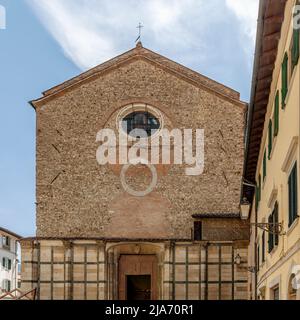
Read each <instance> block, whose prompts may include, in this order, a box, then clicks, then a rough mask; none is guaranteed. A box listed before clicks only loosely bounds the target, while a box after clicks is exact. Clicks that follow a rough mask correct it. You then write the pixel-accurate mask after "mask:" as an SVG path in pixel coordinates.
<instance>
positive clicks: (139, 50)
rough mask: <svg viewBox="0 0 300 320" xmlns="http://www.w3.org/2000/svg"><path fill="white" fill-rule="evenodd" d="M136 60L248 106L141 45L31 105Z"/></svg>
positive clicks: (225, 87) (54, 88)
mask: <svg viewBox="0 0 300 320" xmlns="http://www.w3.org/2000/svg"><path fill="white" fill-rule="evenodd" d="M147 53H148V56H147ZM149 55H152V57H151V56H150V57H149ZM136 58H144V59H145V60H147V61H149V62H151V63H153V64H155V65H158V66H159V67H161V68H163V69H166V70H167V71H169V72H172V73H174V74H175V75H177V76H180V77H181V78H185V80H189V81H190V82H193V83H194V84H197V85H198V86H201V87H203V89H206V90H209V91H211V92H214V93H217V94H219V95H220V96H221V97H223V98H226V99H229V100H230V101H232V102H234V103H235V104H241V105H246V103H245V102H243V101H241V100H240V93H239V92H238V91H236V90H234V89H232V88H230V87H228V86H226V85H223V84H221V83H219V82H217V81H215V80H213V79H210V78H208V77H206V76H204V75H202V74H200V73H199V72H197V71H194V70H192V69H190V68H188V67H185V66H183V65H181V64H179V63H177V62H175V61H173V60H170V59H168V58H166V57H164V56H162V55H160V54H158V53H156V52H154V51H151V50H149V49H147V48H144V47H142V46H141V45H137V47H135V48H133V49H131V50H129V51H127V52H125V53H123V54H121V55H118V56H116V57H114V58H112V59H110V60H108V61H106V62H104V63H102V64H100V65H98V66H96V67H94V68H92V69H90V70H88V71H86V72H83V73H81V74H79V75H77V76H75V77H73V78H71V79H70V80H67V81H65V82H63V83H61V84H59V85H57V86H55V87H53V88H51V89H49V90H47V91H44V93H43V96H42V97H40V98H38V99H35V100H32V101H30V102H29V104H30V105H31V106H32V107H33V108H35V109H36V108H37V107H38V106H39V105H43V104H44V103H47V102H48V99H54V98H55V97H56V96H57V95H60V94H63V93H64V92H66V91H68V90H72V89H73V87H75V86H78V85H81V84H82V83H85V82H88V81H92V80H93V79H94V78H95V77H98V76H99V75H101V74H103V73H105V72H110V71H111V70H113V69H115V68H116V67H118V66H120V65H123V64H126V63H127V62H130V61H131V60H132V59H136ZM155 58H156V59H155ZM157 58H161V60H160V61H157V60H158V59H157ZM172 65H173V66H172ZM172 67H173V68H172ZM176 67H177V68H176ZM181 71H186V72H185V73H184V72H183V73H181ZM192 75H194V77H192ZM201 80H202V81H201ZM205 82H210V83H211V84H212V85H215V86H219V88H216V87H214V86H212V87H210V86H209V83H205ZM221 87H222V88H224V89H225V90H228V91H230V92H231V94H227V93H226V92H224V91H225V90H224V91H222V90H221V89H220V88H221Z"/></svg>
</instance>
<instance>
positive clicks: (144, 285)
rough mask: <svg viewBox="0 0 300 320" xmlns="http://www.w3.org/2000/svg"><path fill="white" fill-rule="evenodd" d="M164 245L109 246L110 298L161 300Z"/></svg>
mask: <svg viewBox="0 0 300 320" xmlns="http://www.w3.org/2000/svg"><path fill="white" fill-rule="evenodd" d="M163 253H164V245H163V244H153V243H120V244H114V245H111V246H109V247H107V256H108V265H107V276H108V279H107V280H108V292H107V296H108V299H112V300H160V299H161V298H162V277H163V276H162V273H163V257H164V255H163Z"/></svg>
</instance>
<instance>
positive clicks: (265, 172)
mask: <svg viewBox="0 0 300 320" xmlns="http://www.w3.org/2000/svg"><path fill="white" fill-rule="evenodd" d="M266 177H267V151H266V150H265V153H264V161H263V180H264V181H265V179H266Z"/></svg>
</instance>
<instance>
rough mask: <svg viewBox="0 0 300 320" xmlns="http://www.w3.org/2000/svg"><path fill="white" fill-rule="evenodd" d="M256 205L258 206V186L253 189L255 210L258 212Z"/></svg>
mask: <svg viewBox="0 0 300 320" xmlns="http://www.w3.org/2000/svg"><path fill="white" fill-rule="evenodd" d="M258 204H259V189H258V185H256V187H255V210H256V211H257V210H258Z"/></svg>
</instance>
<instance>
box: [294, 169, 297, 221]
mask: <svg viewBox="0 0 300 320" xmlns="http://www.w3.org/2000/svg"><path fill="white" fill-rule="evenodd" d="M297 180H298V179H297V163H296V164H295V166H294V169H293V208H294V210H293V222H294V221H295V220H296V219H297V216H298V182H297Z"/></svg>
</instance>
